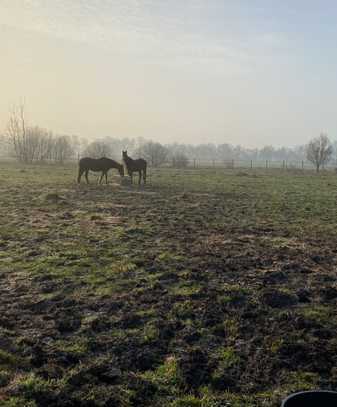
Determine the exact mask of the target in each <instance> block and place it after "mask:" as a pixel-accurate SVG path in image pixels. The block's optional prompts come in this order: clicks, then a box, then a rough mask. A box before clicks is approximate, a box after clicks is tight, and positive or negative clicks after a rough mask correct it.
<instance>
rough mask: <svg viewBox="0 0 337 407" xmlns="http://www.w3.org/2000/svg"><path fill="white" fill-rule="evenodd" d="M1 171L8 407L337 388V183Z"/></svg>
mask: <svg viewBox="0 0 337 407" xmlns="http://www.w3.org/2000/svg"><path fill="white" fill-rule="evenodd" d="M76 172H77V169H76V167H72V166H65V167H64V168H60V167H53V166H47V165H46V166H30V167H29V166H26V167H24V166H20V167H15V166H14V165H13V164H0V405H1V406H6V407H9V406H11V407H14V406H29V407H33V406H161V407H166V406H168V407H189V406H191V407H199V406H200V407H201V406H202V407H220V406H228V407H229V406H231V407H239V406H244V407H248V406H275V407H276V406H279V404H280V400H281V399H282V398H283V397H284V396H285V395H287V394H289V393H291V392H294V391H297V390H304V389H312V388H324V389H330V388H336V387H337V368H336V366H337V365H336V362H337V339H336V336H335V333H336V330H337V314H336V303H337V272H336V265H337V245H336V243H337V176H336V175H334V174H333V173H329V174H322V175H319V176H317V175H316V174H314V173H310V172H298V173H296V172H287V171H283V172H282V171H275V172H273V171H272V170H270V171H269V172H262V171H261V172H255V171H252V172H251V171H244V172H243V171H240V170H232V171H231V170H220V169H219V170H190V171H176V170H169V169H166V170H152V171H151V177H150V179H151V184H149V185H147V186H146V187H145V188H141V189H139V188H138V187H137V186H134V187H126V186H124V187H123V186H120V185H119V184H118V183H119V178H118V177H111V178H110V184H109V185H108V186H105V185H102V186H101V185H97V184H95V183H94V180H95V178H94V177H93V176H92V175H91V180H92V183H91V184H90V185H89V186H88V185H86V184H84V183H83V184H81V185H77V184H76V183H75V178H76Z"/></svg>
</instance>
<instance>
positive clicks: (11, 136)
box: [0, 106, 337, 170]
mask: <svg viewBox="0 0 337 407" xmlns="http://www.w3.org/2000/svg"><path fill="white" fill-rule="evenodd" d="M122 150H128V152H129V153H130V154H131V155H134V156H135V157H143V158H145V159H146V160H147V161H148V163H149V165H151V166H153V167H157V166H160V165H164V164H170V165H172V166H174V167H186V166H188V164H189V163H191V161H196V162H198V163H199V162H205V163H206V162H212V161H216V162H221V161H222V162H229V161H231V160H235V161H262V160H263V161H287V162H299V161H303V160H308V161H309V162H311V163H312V164H314V165H315V167H316V169H317V170H319V169H320V168H321V166H322V165H325V164H327V163H328V162H329V161H330V160H332V159H333V160H335V161H336V162H337V141H334V142H333V143H331V142H330V140H329V138H328V136H327V135H326V134H321V135H320V136H319V137H317V138H315V139H313V140H311V141H310V142H309V143H308V144H307V145H300V146H296V147H292V148H291V147H280V148H277V147H273V146H272V145H269V146H264V147H262V148H255V149H252V148H245V147H243V146H241V145H236V146H234V145H231V144H229V143H222V144H214V143H201V144H196V145H193V144H184V143H169V144H161V143H158V142H154V141H151V140H146V139H144V138H117V137H110V136H107V137H101V138H97V139H95V140H93V141H88V140H87V139H85V138H82V137H79V136H74V135H71V136H69V135H59V134H54V133H53V132H52V131H49V130H46V129H43V128H41V127H39V126H31V125H28V124H27V123H26V120H25V112H24V106H18V107H16V108H14V109H13V110H12V112H11V114H10V118H9V120H8V123H7V127H6V130H5V132H4V133H3V135H2V136H0V155H2V156H3V157H4V156H7V157H12V158H15V159H16V160H18V161H20V162H23V163H33V162H58V163H63V162H65V161H69V160H74V159H79V158H80V157H84V156H90V157H93V158H100V157H103V156H106V157H111V158H114V159H116V160H121V151H122Z"/></svg>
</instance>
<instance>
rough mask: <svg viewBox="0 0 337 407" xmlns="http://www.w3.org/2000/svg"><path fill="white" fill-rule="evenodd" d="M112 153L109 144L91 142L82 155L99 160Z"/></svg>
mask: <svg viewBox="0 0 337 407" xmlns="http://www.w3.org/2000/svg"><path fill="white" fill-rule="evenodd" d="M111 154H112V151H111V147H110V145H109V144H107V143H105V142H104V141H99V140H97V141H93V142H92V143H90V144H89V145H88V146H87V148H86V149H85V150H84V152H83V155H86V156H90V157H92V158H101V157H109V156H111Z"/></svg>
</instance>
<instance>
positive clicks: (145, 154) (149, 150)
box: [136, 141, 168, 167]
mask: <svg viewBox="0 0 337 407" xmlns="http://www.w3.org/2000/svg"><path fill="white" fill-rule="evenodd" d="M136 153H137V154H138V155H141V156H142V158H145V160H147V161H148V162H149V164H150V165H151V166H152V167H159V166H160V165H162V164H164V163H165V162H166V159H167V156H168V149H167V148H166V147H164V146H163V145H161V144H160V143H154V142H153V141H149V142H148V143H145V144H143V145H142V146H141V147H140V148H139V149H138V151H137V152H136Z"/></svg>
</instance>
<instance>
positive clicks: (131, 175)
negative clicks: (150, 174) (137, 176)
mask: <svg viewBox="0 0 337 407" xmlns="http://www.w3.org/2000/svg"><path fill="white" fill-rule="evenodd" d="M132 177H133V172H131V173H130V179H131V185H132V184H133V178H132Z"/></svg>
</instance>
